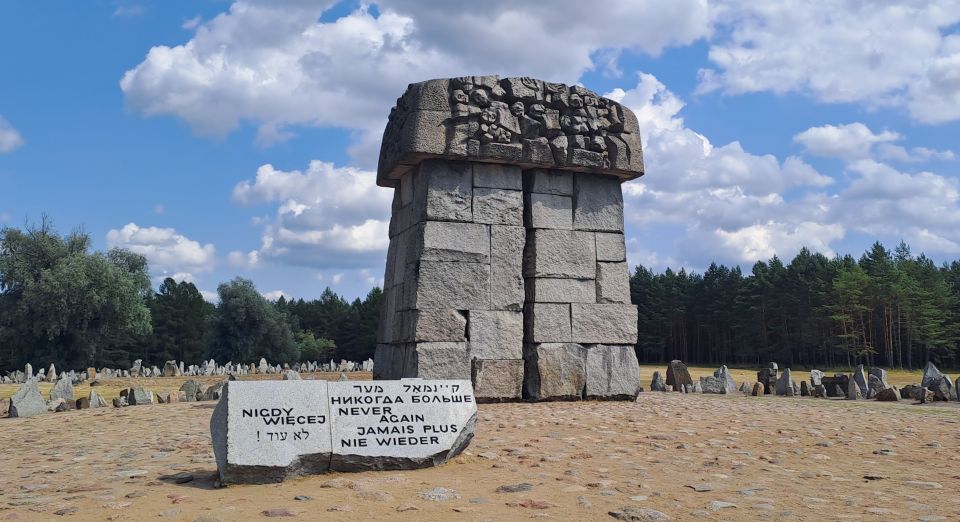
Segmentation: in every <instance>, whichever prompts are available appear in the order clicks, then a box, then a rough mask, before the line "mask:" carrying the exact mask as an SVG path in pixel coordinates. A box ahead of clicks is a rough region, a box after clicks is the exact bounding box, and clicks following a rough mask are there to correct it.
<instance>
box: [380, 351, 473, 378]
mask: <svg viewBox="0 0 960 522" xmlns="http://www.w3.org/2000/svg"><path fill="white" fill-rule="evenodd" d="M413 361H414V362H413V368H414V369H415V373H414V374H413V375H404V376H403V377H419V378H421V379H469V378H470V358H469V352H468V350H467V343H418V344H417V345H416V348H415V349H414V358H413ZM374 368H376V363H374Z"/></svg>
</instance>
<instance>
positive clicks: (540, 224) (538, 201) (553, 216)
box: [523, 192, 573, 230]
mask: <svg viewBox="0 0 960 522" xmlns="http://www.w3.org/2000/svg"><path fill="white" fill-rule="evenodd" d="M524 199H525V205H524V209H523V210H524V225H526V227H527V228H552V229H559V230H572V229H573V198H572V197H570V196H558V195H556V194H537V193H534V192H530V193H527V195H526V196H525V197H524Z"/></svg>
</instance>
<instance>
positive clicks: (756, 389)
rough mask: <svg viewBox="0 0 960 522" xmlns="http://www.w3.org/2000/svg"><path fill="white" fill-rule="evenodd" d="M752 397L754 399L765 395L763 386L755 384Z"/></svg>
mask: <svg viewBox="0 0 960 522" xmlns="http://www.w3.org/2000/svg"><path fill="white" fill-rule="evenodd" d="M750 395H752V396H754V397H758V396H760V395H763V384H762V383H759V382H755V383H753V391H752V392H751V393H750Z"/></svg>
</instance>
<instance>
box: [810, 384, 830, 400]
mask: <svg viewBox="0 0 960 522" xmlns="http://www.w3.org/2000/svg"><path fill="white" fill-rule="evenodd" d="M813 396H814V397H818V398H823V399H825V398H827V387H826V386H824V385H822V384H818V385H816V386H814V387H813Z"/></svg>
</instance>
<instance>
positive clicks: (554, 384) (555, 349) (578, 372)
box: [523, 343, 587, 401]
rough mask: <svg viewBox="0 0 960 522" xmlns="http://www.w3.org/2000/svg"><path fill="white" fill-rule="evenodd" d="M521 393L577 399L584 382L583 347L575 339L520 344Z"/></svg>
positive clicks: (540, 398)
mask: <svg viewBox="0 0 960 522" xmlns="http://www.w3.org/2000/svg"><path fill="white" fill-rule="evenodd" d="M523 360H524V378H523V397H524V399H527V400H533V401H551V400H580V399H582V398H583V393H584V389H585V387H586V383H587V368H586V349H585V348H584V347H583V346H581V345H579V344H575V343H543V344H528V345H526V346H524V357H523Z"/></svg>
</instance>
